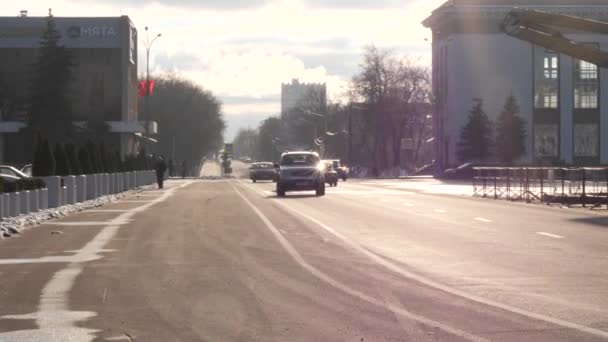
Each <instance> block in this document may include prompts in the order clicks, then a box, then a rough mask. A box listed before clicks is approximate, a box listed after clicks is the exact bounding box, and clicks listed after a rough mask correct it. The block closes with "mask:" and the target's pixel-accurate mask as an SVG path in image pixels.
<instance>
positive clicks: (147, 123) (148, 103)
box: [144, 26, 162, 153]
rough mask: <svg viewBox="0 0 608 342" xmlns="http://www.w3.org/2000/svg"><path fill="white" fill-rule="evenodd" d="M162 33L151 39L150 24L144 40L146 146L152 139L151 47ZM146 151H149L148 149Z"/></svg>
mask: <svg viewBox="0 0 608 342" xmlns="http://www.w3.org/2000/svg"><path fill="white" fill-rule="evenodd" d="M161 35H162V34H160V33H159V34H157V35H156V36H155V37H154V38H153V39H152V41H150V36H149V35H148V26H146V41H145V42H144V46H145V47H146V85H145V86H146V103H145V108H146V109H145V111H146V116H145V122H146V129H145V131H146V136H145V137H144V146H147V145H148V139H150V99H149V97H150V49H152V44H154V41H155V40H156V39H158V38H160V37H161ZM146 151H147V152H148V153H149V152H150V151H148V149H146Z"/></svg>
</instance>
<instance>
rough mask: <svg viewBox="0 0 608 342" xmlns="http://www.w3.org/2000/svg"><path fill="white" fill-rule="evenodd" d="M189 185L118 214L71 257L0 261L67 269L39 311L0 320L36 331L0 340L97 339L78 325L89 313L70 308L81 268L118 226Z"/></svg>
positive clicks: (48, 285) (59, 274) (45, 292)
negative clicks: (19, 322) (20, 323)
mask: <svg viewBox="0 0 608 342" xmlns="http://www.w3.org/2000/svg"><path fill="white" fill-rule="evenodd" d="M191 183H192V182H184V183H183V184H181V185H180V186H178V187H175V188H171V189H170V191H167V192H166V193H165V194H163V195H162V196H161V197H159V198H156V199H154V200H153V201H146V202H147V203H146V204H144V205H141V206H138V207H137V208H133V209H130V210H129V211H127V212H125V213H123V214H121V215H119V216H118V217H117V218H115V219H114V220H111V221H109V222H106V226H105V227H103V228H102V229H101V231H100V232H99V233H98V234H97V235H96V236H95V237H94V238H93V239H92V240H90V241H89V242H88V243H87V244H86V245H85V246H84V247H82V248H81V249H80V250H78V253H76V254H75V255H73V256H56V257H52V256H51V257H42V258H39V259H29V260H28V259H23V260H19V259H0V264H10V263H23V262H24V261H25V262H57V261H59V260H62V261H64V262H67V263H68V264H67V266H66V267H65V268H63V269H61V270H59V271H58V272H56V273H55V274H54V275H53V277H52V278H51V279H50V280H49V281H48V282H47V283H46V285H45V286H44V287H43V288H42V293H41V294H40V302H39V304H38V311H37V312H32V313H29V314H25V315H6V316H2V317H0V319H16V320H35V322H36V325H37V328H36V329H27V330H16V331H8V332H0V341H34V342H42V341H49V338H50V337H52V340H53V341H85V342H90V341H93V340H94V339H96V338H97V333H99V330H96V329H91V328H85V327H82V326H81V324H82V323H83V322H85V321H87V320H89V319H91V318H93V317H95V316H97V313H96V312H92V311H74V310H70V307H69V305H68V304H69V295H70V292H71V291H72V288H73V286H74V283H75V282H76V279H77V278H78V276H80V274H82V271H83V269H84V264H85V263H86V262H87V261H92V260H98V259H100V258H102V257H103V256H102V255H100V253H101V252H102V251H104V250H105V249H104V246H105V245H106V244H107V243H108V242H110V241H111V240H112V239H113V238H114V236H116V234H117V233H118V230H119V229H120V225H121V224H124V223H125V222H130V219H131V218H132V217H133V216H134V215H136V214H138V213H141V212H143V211H145V210H147V209H148V208H150V207H151V206H153V205H155V204H158V203H160V202H162V201H164V200H165V199H167V198H168V197H169V196H171V195H172V194H173V193H174V191H173V190H174V189H179V188H182V187H185V186H187V185H189V184H191Z"/></svg>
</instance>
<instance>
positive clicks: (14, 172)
mask: <svg viewBox="0 0 608 342" xmlns="http://www.w3.org/2000/svg"><path fill="white" fill-rule="evenodd" d="M0 174H3V175H9V176H13V177H17V178H31V177H30V176H28V175H27V174H25V173H23V172H21V170H19V169H17V168H16V167H13V166H10V165H0Z"/></svg>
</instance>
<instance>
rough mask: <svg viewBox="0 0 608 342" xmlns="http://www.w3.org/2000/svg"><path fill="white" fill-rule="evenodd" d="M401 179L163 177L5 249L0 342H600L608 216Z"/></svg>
mask: <svg viewBox="0 0 608 342" xmlns="http://www.w3.org/2000/svg"><path fill="white" fill-rule="evenodd" d="M393 182H396V181H383V182H377V181H355V182H351V181H348V182H340V183H339V186H338V187H337V188H328V191H327V195H326V196H325V197H322V198H318V197H315V196H314V194H313V193H302V194H291V193H290V194H288V197H286V198H277V197H276V196H275V194H274V192H273V189H274V185H273V183H270V182H269V183H256V184H252V183H250V182H249V181H247V180H240V179H231V180H170V181H168V182H167V186H166V189H164V190H162V191H158V190H150V191H145V192H142V193H140V194H137V195H132V196H129V197H127V198H124V199H122V200H121V201H119V202H116V203H113V204H110V205H106V206H105V207H102V208H98V209H96V210H89V211H85V212H82V213H78V214H75V215H72V216H69V217H67V218H64V219H61V220H58V221H53V222H48V223H46V224H43V225H41V226H38V227H35V228H32V229H30V230H27V231H26V232H25V233H23V234H22V235H21V236H19V237H17V238H14V239H5V240H2V241H0V341H605V340H607V339H608V230H607V229H606V228H607V227H608V215H605V214H603V213H598V212H595V213H593V212H589V211H582V210H581V211H579V210H564V209H556V208H550V207H543V206H536V205H525V204H519V203H506V202H497V201H490V200H481V199H473V198H469V197H464V196H446V195H438V194H429V193H426V192H425V191H410V190H404V189H401V188H400V187H398V186H396V185H395V184H392V183H393ZM399 182H403V181H399Z"/></svg>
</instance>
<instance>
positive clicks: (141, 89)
mask: <svg viewBox="0 0 608 342" xmlns="http://www.w3.org/2000/svg"><path fill="white" fill-rule="evenodd" d="M155 84H156V81H155V80H149V81H148V86H147V87H146V81H140V82H139V83H138V84H137V96H138V97H145V96H146V95H152V92H153V91H154V85H155ZM146 88H147V91H146Z"/></svg>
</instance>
